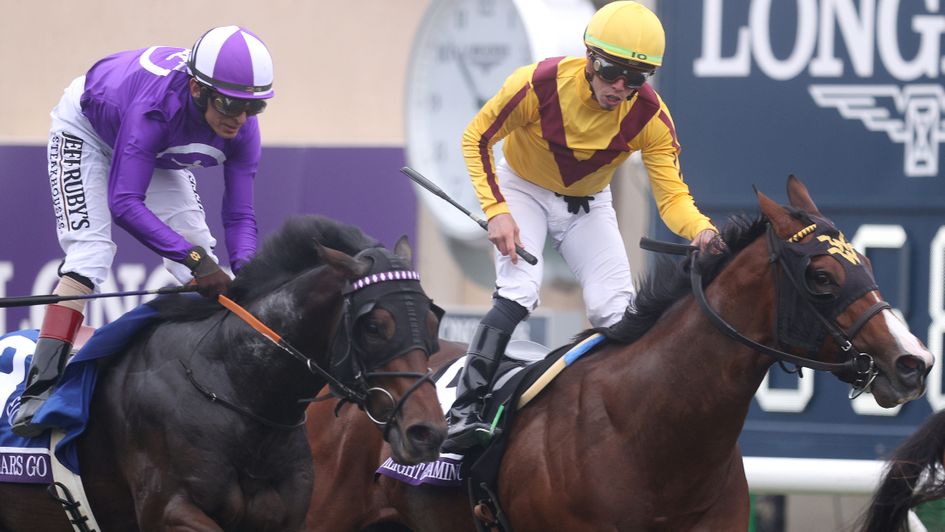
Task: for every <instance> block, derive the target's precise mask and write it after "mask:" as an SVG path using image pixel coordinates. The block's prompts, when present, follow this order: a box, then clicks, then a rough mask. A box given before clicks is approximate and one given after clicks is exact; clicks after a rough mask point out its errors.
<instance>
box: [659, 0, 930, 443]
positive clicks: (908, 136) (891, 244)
mask: <svg viewBox="0 0 945 532" xmlns="http://www.w3.org/2000/svg"><path fill="white" fill-rule="evenodd" d="M943 7H945V6H943V5H940V4H939V3H937V2H931V3H930V2H900V1H898V0H820V1H817V0H796V1H794V2H774V1H772V0H724V1H723V0H699V1H695V2H679V1H663V2H660V8H661V10H660V16H661V19H662V20H663V23H664V26H665V29H666V35H667V49H666V60H665V63H664V65H665V66H664V67H663V68H662V69H661V70H660V72H659V74H658V75H657V76H656V78H657V81H656V82H657V83H658V90H659V92H660V94H661V95H662V97H663V98H664V100H665V101H666V102H667V104H668V105H669V108H670V110H671V112H672V113H673V118H674V120H675V122H676V126H677V130H678V134H679V138H680V142H681V143H682V146H683V151H682V156H681V157H682V158H681V161H682V166H683V170H684V171H685V175H686V182H687V183H688V184H689V186H690V188H691V190H692V193H693V196H694V197H695V198H696V201H697V203H698V204H699V205H700V207H701V208H702V209H703V210H704V211H705V212H706V213H707V214H708V215H709V216H711V217H712V218H713V220H715V221H716V223H725V221H726V218H727V217H728V216H729V215H731V214H732V213H735V212H747V213H749V214H752V213H756V212H758V209H757V203H756V200H755V196H754V193H753V192H752V185H756V186H757V187H758V188H759V189H760V190H761V191H762V192H764V193H765V194H766V195H768V196H769V197H771V198H773V199H775V200H777V201H779V202H781V203H786V202H787V197H786V192H785V183H786V178H787V176H788V175H789V174H795V175H797V176H798V177H799V178H800V179H801V180H802V181H803V182H804V183H805V184H806V185H807V187H808V189H809V190H810V192H811V196H812V197H813V199H814V201H815V202H816V203H817V205H818V207H819V208H820V210H821V212H823V213H824V214H825V215H826V216H828V217H829V218H831V219H833V220H834V221H835V222H836V223H837V225H838V226H839V227H840V228H841V230H842V231H843V232H844V233H845V234H846V236H847V238H848V239H849V240H851V241H852V242H853V243H854V245H856V246H857V247H858V249H860V250H861V251H864V252H865V253H866V255H867V256H868V257H869V258H870V259H871V261H872V263H873V268H874V271H875V273H876V277H877V281H878V282H879V285H880V288H881V290H882V292H883V295H884V296H885V298H886V299H887V300H888V301H890V302H891V303H892V304H893V305H894V306H895V307H896V308H897V310H898V312H900V313H901V314H902V315H903V316H904V317H905V319H906V320H907V322H908V324H909V326H910V328H911V330H912V331H913V333H915V335H916V336H917V337H919V338H920V339H921V340H923V341H925V342H926V344H927V345H928V346H929V348H930V350H931V351H932V352H933V353H934V354H935V356H936V360H937V364H936V367H935V369H934V370H933V371H932V373H931V374H930V375H929V386H928V391H927V393H926V396H925V397H923V398H921V399H919V400H917V401H914V402H912V403H909V404H906V405H904V406H902V407H901V409H898V410H893V411H888V410H887V411H881V409H879V408H878V407H877V406H876V405H875V403H873V404H870V403H872V398H871V397H868V396H867V397H863V398H861V399H858V400H857V401H856V402H851V401H849V400H847V397H846V394H847V391H848V388H847V386H846V385H844V384H842V383H840V382H839V381H838V380H837V379H836V378H834V377H833V376H832V375H827V374H816V375H815V374H813V373H812V372H810V371H805V374H806V376H805V377H804V379H801V380H800V381H798V379H797V378H796V377H794V376H789V375H785V374H784V373H783V372H782V371H781V370H780V369H779V368H778V367H777V366H774V367H773V368H772V370H771V372H770V374H769V381H766V382H765V384H763V386H762V389H761V390H759V393H758V394H757V395H756V400H755V401H753V404H752V406H751V411H750V413H749V416H748V420H747V422H746V424H745V429H744V432H743V434H742V438H741V445H742V450H743V452H744V453H745V454H746V455H753V456H783V457H815V458H850V459H854V458H855V459H869V458H881V457H883V456H885V454H886V453H887V452H888V451H889V450H890V449H891V448H892V447H893V446H895V445H896V444H898V443H899V442H900V441H901V440H902V439H903V438H904V437H905V436H907V435H908V434H910V433H911V432H912V431H914V429H915V427H916V426H917V425H918V424H920V423H921V422H922V421H923V420H924V419H925V418H926V417H927V416H928V415H929V413H930V412H932V411H933V410H939V409H941V408H943V407H945V393H943V386H942V366H943V364H942V337H943V332H945V305H943V292H945V289H943V279H945V266H943V264H945V260H943V259H945V179H943V172H942V161H941V150H940V146H939V145H940V143H941V142H942V141H945V121H943V116H942V110H943V108H945V89H943V87H942V84H941V74H942V69H943V68H945V65H943V57H942V56H943V54H942V48H941V45H942V34H943V33H945V13H943V12H942V11H943ZM651 233H653V234H657V235H659V236H661V237H663V238H669V237H670V236H671V235H670V233H669V232H668V231H667V230H666V229H665V227H663V225H662V224H661V223H659V222H658V221H654V227H653V231H651Z"/></svg>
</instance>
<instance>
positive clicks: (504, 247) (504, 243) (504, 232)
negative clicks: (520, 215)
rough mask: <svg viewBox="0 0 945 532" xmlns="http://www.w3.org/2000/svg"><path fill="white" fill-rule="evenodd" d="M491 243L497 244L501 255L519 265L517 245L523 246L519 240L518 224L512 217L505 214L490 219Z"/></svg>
mask: <svg viewBox="0 0 945 532" xmlns="http://www.w3.org/2000/svg"><path fill="white" fill-rule="evenodd" d="M489 241H490V242H492V243H493V244H495V247H496V248H497V249H498V250H499V253H501V254H502V255H504V256H506V257H509V258H511V259H512V264H518V254H517V253H515V245H516V244H518V245H519V246H521V245H522V242H521V241H520V240H519V238H518V224H517V223H515V218H512V215H511V214H509V213H507V212H504V213H502V214H496V215H495V216H493V217H492V218H490V219H489Z"/></svg>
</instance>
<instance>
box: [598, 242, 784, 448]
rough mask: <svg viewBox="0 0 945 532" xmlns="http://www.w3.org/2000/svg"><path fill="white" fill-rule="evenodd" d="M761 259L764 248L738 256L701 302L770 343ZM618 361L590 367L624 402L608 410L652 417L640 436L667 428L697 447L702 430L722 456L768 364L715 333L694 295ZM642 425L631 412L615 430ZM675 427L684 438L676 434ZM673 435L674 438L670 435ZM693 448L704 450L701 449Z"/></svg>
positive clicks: (766, 274)
mask: <svg viewBox="0 0 945 532" xmlns="http://www.w3.org/2000/svg"><path fill="white" fill-rule="evenodd" d="M754 245H758V246H764V243H763V242H755V244H753V246H754ZM764 255H765V254H764V252H763V250H762V249H746V250H745V251H743V252H742V253H741V254H739V256H737V257H735V258H734V259H733V260H732V263H731V264H730V265H729V266H728V267H727V268H725V270H724V271H723V272H721V273H720V274H719V275H718V277H717V278H716V279H715V280H713V282H712V283H711V284H710V285H709V287H708V288H707V290H706V296H707V298H708V300H709V303H710V305H711V306H712V307H713V308H714V309H716V310H717V312H719V313H720V314H721V315H722V316H723V317H724V318H725V319H726V320H728V321H729V322H730V323H731V324H732V325H733V326H734V327H735V328H736V330H738V331H739V332H741V333H743V334H745V335H746V336H748V337H750V338H752V339H754V340H756V341H759V342H761V343H764V344H766V345H771V340H772V334H771V331H772V328H771V327H772V321H771V320H772V309H771V306H772V304H773V291H772V290H771V289H770V285H771V281H770V269H769V267H768V265H767V264H766V259H765V257H764ZM617 358H619V361H616V360H612V361H610V362H607V363H604V364H601V365H600V366H599V367H598V368H596V369H597V372H598V373H601V374H603V373H607V372H614V373H615V375H612V376H609V377H608V376H599V377H601V378H600V379H596V380H598V381H599V382H604V383H609V384H607V385H608V386H610V387H611V388H612V389H610V390H607V392H606V393H608V394H612V395H609V396H611V397H617V398H619V399H617V400H618V401H622V403H614V406H617V405H620V404H622V405H623V408H629V409H630V410H631V411H633V410H639V409H646V410H648V411H651V412H652V416H653V417H652V418H651V419H650V421H653V422H654V423H653V424H651V425H650V427H647V428H646V429H645V430H653V429H654V428H655V430H666V431H668V436H669V437H676V436H679V435H681V434H686V435H687V436H686V438H691V441H693V442H701V441H704V440H703V438H702V437H700V435H699V434H697V433H699V432H700V431H701V432H702V433H703V434H705V435H706V437H707V438H708V440H709V441H714V442H717V443H718V444H719V447H718V449H719V452H720V453H721V454H724V453H725V449H726V448H728V447H732V446H733V445H734V443H735V441H736V440H737V438H738V434H739V433H740V432H741V428H742V425H743V424H744V420H745V417H746V416H747V413H748V407H749V405H750V403H751V399H752V397H753V395H754V393H755V391H756V390H757V388H758V386H759V385H760V384H761V381H762V379H763V378H764V375H765V371H766V370H767V368H768V367H769V366H770V365H771V363H772V361H771V359H769V358H767V357H763V356H761V355H759V354H758V353H757V352H754V351H753V350H751V349H750V348H748V347H745V346H743V345H742V344H739V343H737V342H735V341H734V340H732V339H730V338H729V337H727V336H726V335H724V334H723V333H722V332H720V331H719V330H717V329H716V328H715V326H713V325H712V324H711V322H710V321H709V320H708V319H707V318H706V316H705V314H704V313H703V311H702V309H701V308H700V307H699V305H698V303H697V302H696V301H695V300H694V298H693V297H692V296H687V297H686V299H684V300H682V301H680V302H678V303H677V304H676V305H675V306H673V307H672V308H670V309H669V310H668V311H667V312H666V313H665V314H664V316H663V317H662V318H661V319H660V320H659V321H658V322H657V323H656V324H655V325H654V326H653V328H652V329H651V330H650V331H649V332H648V333H647V334H646V335H644V336H643V337H642V338H640V339H639V340H637V341H636V342H635V343H633V344H631V345H630V346H628V347H627V348H626V349H623V350H620V351H619V353H618V354H617ZM640 419H641V418H640V417H639V416H637V415H635V414H630V415H629V416H626V417H625V419H624V420H623V423H624V426H623V427H617V429H618V430H627V431H628V432H630V433H632V432H633V431H635V430H639V429H640V428H641V427H639V426H637V423H639V420H640ZM660 419H672V420H674V421H673V422H672V423H665V422H663V423H660ZM620 423H621V420H620V419H616V420H615V424H620ZM681 426H682V427H685V430H684V432H679V429H680V427H681ZM672 431H676V432H677V434H676V436H672V435H671V434H669V432H672ZM696 445H699V446H700V447H703V450H705V449H704V448H705V445H704V444H700V443H696Z"/></svg>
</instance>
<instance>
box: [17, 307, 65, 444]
mask: <svg viewBox="0 0 945 532" xmlns="http://www.w3.org/2000/svg"><path fill="white" fill-rule="evenodd" d="M81 324H82V313H81V312H78V311H76V310H73V309H70V308H66V307H61V306H59V305H50V306H49V307H48V308H47V309H46V317H45V318H44V319H43V327H42V329H41V330H40V333H39V334H40V336H39V341H37V342H36V351H35V352H34V353H33V360H32V362H30V370H29V373H28V374H27V378H26V389H25V390H23V395H22V396H21V397H20V408H19V410H18V411H17V413H16V417H14V418H13V423H11V428H12V430H13V433H14V434H16V435H17V436H21V437H23V438H33V437H35V436H39V435H40V434H42V433H43V431H44V430H46V429H47V428H49V427H47V426H44V425H34V424H33V415H34V414H36V412H37V411H38V410H39V408H40V407H41V406H43V403H44V402H46V399H48V398H49V395H50V394H51V393H52V390H53V388H54V387H55V386H56V383H57V382H59V376H60V375H61V374H62V370H63V368H65V367H66V362H68V361H69V353H70V352H71V351H72V342H73V341H75V337H76V333H78V330H79V326H80V325H81Z"/></svg>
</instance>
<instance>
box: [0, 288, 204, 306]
mask: <svg viewBox="0 0 945 532" xmlns="http://www.w3.org/2000/svg"><path fill="white" fill-rule="evenodd" d="M196 291H197V285H195V284H188V285H182V286H166V287H164V288H158V289H156V290H131V291H128V292H108V293H104V294H84V295H78V296H57V295H54V294H53V295H48V296H20V297H4V298H0V308H8V307H29V306H32V305H49V304H52V303H59V302H60V301H74V300H76V299H98V298H101V297H124V296H160V295H164V294H180V293H182V292H196Z"/></svg>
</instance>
